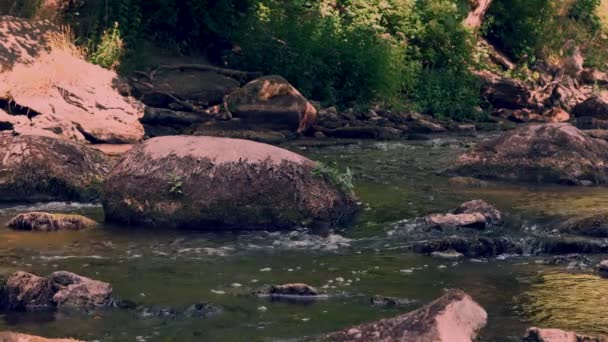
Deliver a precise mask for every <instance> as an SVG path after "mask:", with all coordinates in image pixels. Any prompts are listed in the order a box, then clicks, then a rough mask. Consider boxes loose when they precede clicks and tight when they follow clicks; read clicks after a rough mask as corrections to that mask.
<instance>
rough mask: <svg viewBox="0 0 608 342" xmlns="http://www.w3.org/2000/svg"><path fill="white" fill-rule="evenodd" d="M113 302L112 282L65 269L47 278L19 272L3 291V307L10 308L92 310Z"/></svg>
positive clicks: (8, 281) (0, 298)
mask: <svg viewBox="0 0 608 342" xmlns="http://www.w3.org/2000/svg"><path fill="white" fill-rule="evenodd" d="M112 303H113V299H112V286H111V285H110V284H108V283H104V282H102V281H98V280H93V279H90V278H87V277H82V276H79V275H77V274H75V273H71V272H66V271H58V272H54V273H52V274H51V275H50V276H48V277H41V276H37V275H35V274H32V273H27V272H23V271H18V272H15V273H13V274H12V275H11V276H9V277H8V279H7V280H6V282H5V284H4V285H3V287H2V290H1V291H0V307H1V308H2V309H4V310H10V311H36V310H50V309H57V308H58V309H72V310H74V309H75V310H89V309H95V308H102V307H108V306H110V305H111V304H112Z"/></svg>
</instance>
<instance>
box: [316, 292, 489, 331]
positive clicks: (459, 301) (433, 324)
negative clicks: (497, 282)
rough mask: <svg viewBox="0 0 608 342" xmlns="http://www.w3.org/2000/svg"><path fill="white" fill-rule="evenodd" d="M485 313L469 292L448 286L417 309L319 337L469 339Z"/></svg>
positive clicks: (482, 325) (481, 326)
mask: <svg viewBox="0 0 608 342" xmlns="http://www.w3.org/2000/svg"><path fill="white" fill-rule="evenodd" d="M487 317H488V315H487V313H486V311H485V310H484V309H483V308H482V307H481V306H480V305H479V304H477V303H476V302H475V301H474V300H473V299H472V298H471V297H470V296H469V295H467V294H466V293H464V292H462V291H459V290H450V291H448V292H447V293H446V294H445V295H444V296H442V297H440V298H439V299H437V300H435V301H433V302H431V303H429V304H427V305H425V306H423V307H422V308H420V309H418V310H415V311H412V312H410V313H406V314H404V315H401V316H397V317H394V318H387V319H382V320H380V321H377V322H372V323H367V324H362V325H359V326H355V327H352V328H348V329H344V330H342V331H339V332H335V333H331V334H328V335H326V336H325V337H324V338H322V339H321V340H323V341H370V342H371V341H383V342H398V341H405V342H414V341H436V342H470V341H473V340H474V339H475V337H476V336H477V333H478V332H479V330H481V328H483V327H484V326H485V325H486V322H487Z"/></svg>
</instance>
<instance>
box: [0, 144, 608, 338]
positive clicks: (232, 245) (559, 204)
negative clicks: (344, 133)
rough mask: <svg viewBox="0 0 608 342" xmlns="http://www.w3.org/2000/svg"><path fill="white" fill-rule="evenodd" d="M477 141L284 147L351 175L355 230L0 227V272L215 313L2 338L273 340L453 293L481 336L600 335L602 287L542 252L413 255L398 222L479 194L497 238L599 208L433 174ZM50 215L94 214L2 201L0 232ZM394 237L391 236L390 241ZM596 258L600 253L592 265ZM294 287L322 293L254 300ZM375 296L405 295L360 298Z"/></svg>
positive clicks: (599, 191)
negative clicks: (59, 274) (61, 273)
mask: <svg viewBox="0 0 608 342" xmlns="http://www.w3.org/2000/svg"><path fill="white" fill-rule="evenodd" d="M477 141H478V138H474V137H442V138H437V139H433V140H429V141H420V142H411V141H407V142H352V144H339V145H330V144H328V146H319V145H316V144H307V143H302V142H300V143H294V144H292V145H288V146H287V148H289V149H292V150H294V151H296V152H299V153H302V154H304V155H306V156H309V157H311V158H313V159H315V160H320V161H324V162H334V161H335V162H337V163H338V164H339V165H340V166H341V167H345V166H349V167H351V168H352V169H353V171H354V173H355V185H356V192H357V194H358V196H359V197H360V199H361V201H362V206H363V207H364V210H363V212H362V214H361V215H360V217H359V219H358V220H357V222H356V223H355V225H354V226H353V227H349V228H347V229H344V230H343V231H341V232H337V233H334V234H329V235H322V236H319V235H312V234H307V233H304V232H295V233H264V232H257V233H242V232H241V233H237V232H229V233H221V234H220V233H202V232H185V231H160V230H152V231H151V230H146V229H133V228H126V227H116V226H102V227H99V228H96V229H91V230H88V231H81V232H59V233H44V234H41V233H27V232H13V231H11V230H8V229H5V228H0V275H9V274H10V273H12V272H14V271H16V270H25V271H31V272H34V273H38V274H43V275H46V274H48V273H51V272H53V271H55V270H67V271H72V272H75V273H78V274H81V275H84V276H88V277H91V278H94V279H99V280H103V281H106V282H110V283H111V284H112V285H113V288H114V293H115V296H116V297H118V298H121V299H128V300H130V301H133V302H136V303H138V304H141V305H145V306H149V307H152V308H164V307H171V308H174V309H177V310H179V309H181V308H185V307H187V306H188V305H190V304H193V303H201V302H209V303H212V304H215V305H218V306H219V307H221V308H222V313H221V314H219V315H217V316H216V317H213V318H184V317H171V316H169V317H144V316H143V315H142V314H141V313H139V312H138V311H135V310H126V309H108V310H104V311H100V312H91V313H87V314H77V313H64V312H61V313H56V314H44V313H28V314H10V315H4V316H2V319H1V320H0V325H1V326H0V330H12V331H18V332H24V333H31V334H35V335H41V336H46V337H74V338H80V339H85V340H97V341H277V340H278V341H280V340H297V339H300V338H303V337H314V336H315V335H318V334H322V333H325V332H330V331H334V330H339V329H342V328H346V327H348V326H350V325H354V324H358V323H362V322H366V321H370V320H375V319H378V318H381V317H390V316H394V315H397V314H399V313H403V312H407V311H411V310H413V309H415V308H417V307H419V306H421V305H423V304H425V303H427V302H428V301H430V300H432V299H435V298H437V297H438V296H440V295H441V294H442V293H443V290H444V289H445V288H460V289H463V290H465V291H466V292H467V293H469V294H470V295H471V296H472V297H473V298H474V299H475V300H477V301H478V302H479V303H480V304H481V305H482V306H483V307H484V308H485V309H486V310H487V311H488V314H489V322H488V325H487V327H486V328H485V329H484V330H483V333H482V336H481V337H480V340H481V341H520V340H521V336H522V335H523V333H524V331H525V329H526V328H527V327H529V326H533V325H536V326H544V327H554V328H564V329H576V330H578V331H580V332H584V333H608V296H607V295H606V294H607V293H608V280H601V279H600V278H598V277H596V276H594V275H591V274H589V273H585V272H579V271H576V270H569V269H567V267H566V266H565V265H559V266H549V265H545V264H543V263H541V261H542V260H543V256H505V255H500V256H498V257H493V258H490V259H487V260H486V259H479V260H475V259H473V260H471V259H464V260H462V261H457V262H454V261H452V260H441V259H435V258H431V257H428V256H422V255H417V254H414V253H412V252H411V251H410V250H409V249H408V248H407V246H406V245H407V244H406V242H405V240H404V237H403V236H401V235H399V234H392V233H394V229H395V222H398V221H401V220H404V219H411V218H414V217H417V216H422V215H425V214H428V213H432V212H445V211H448V210H451V209H453V208H455V207H456V206H457V205H458V204H460V203H462V202H463V201H466V200H471V199H477V198H481V199H484V200H486V201H488V202H490V203H493V204H495V205H496V206H497V207H498V208H499V209H500V210H502V211H503V215H504V216H505V225H506V228H504V234H512V235H513V236H517V235H518V234H521V232H522V231H523V230H530V229H534V227H536V226H547V225H551V224H552V223H553V222H556V221H559V220H561V219H564V218H569V217H572V216H575V215H582V214H585V213H590V212H593V211H600V210H605V208H607V207H608V190H607V189H606V188H573V187H537V186H516V185H504V184H491V185H490V186H489V187H486V188H476V189H455V188H452V187H450V186H449V184H448V181H447V177H445V176H443V175H441V174H440V171H441V170H442V169H444V168H445V167H446V166H447V165H448V163H449V162H450V161H451V160H452V159H453V158H455V157H456V156H457V155H458V154H459V153H460V152H462V151H464V150H465V149H466V148H468V147H470V146H472V145H473V144H475V143H476V142H477ZM32 210H42V211H60V212H74V213H81V214H84V215H87V216H89V217H91V218H94V219H96V220H102V218H103V211H102V209H101V208H100V207H99V206H94V205H76V204H62V203H53V204H45V205H34V206H32V205H17V204H15V205H8V204H7V205H4V207H2V208H1V209H0V226H4V223H5V222H6V221H7V220H8V219H10V218H11V217H12V216H14V215H15V213H17V212H22V211H32ZM391 232H392V233H391ZM591 258H592V259H593V260H598V259H600V258H601V256H599V255H595V256H592V257H591ZM289 282H304V283H307V284H310V285H313V286H316V287H318V288H321V289H322V290H324V291H326V292H327V293H328V294H329V298H327V299H325V300H320V301H316V302H312V303H310V302H309V303H304V302H299V303H293V302H292V303H290V302H284V301H270V300H267V299H263V298H256V297H255V296H252V295H251V292H252V291H254V290H255V289H257V288H259V287H260V286H261V285H263V284H283V283H289ZM373 295H381V296H390V297H397V298H402V299H407V300H409V301H410V302H409V304H406V305H403V306H400V307H396V308H395V307H379V306H373V305H371V304H370V297H372V296H373Z"/></svg>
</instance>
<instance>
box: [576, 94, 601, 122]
mask: <svg viewBox="0 0 608 342" xmlns="http://www.w3.org/2000/svg"><path fill="white" fill-rule="evenodd" d="M572 115H574V116H575V117H577V118H578V117H592V118H595V119H599V120H608V102H607V101H606V100H605V99H603V98H601V97H599V96H591V97H589V98H588V99H586V100H585V101H583V102H581V103H579V104H577V105H576V106H574V108H572Z"/></svg>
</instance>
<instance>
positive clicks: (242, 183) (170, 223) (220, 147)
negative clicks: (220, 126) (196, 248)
mask: <svg viewBox="0 0 608 342" xmlns="http://www.w3.org/2000/svg"><path fill="white" fill-rule="evenodd" d="M0 150H1V151H2V152H0V169H1V170H2V171H3V172H1V173H0V195H2V199H3V200H11V201H39V200H47V201H48V200H79V201H95V200H99V199H101V201H102V203H103V205H104V209H105V214H106V219H107V220H108V221H113V222H120V223H124V224H135V225H149V226H164V227H181V228H183V227H187V228H204V229H215V228H218V229H219V228H226V227H229V228H244V229H257V228H261V229H291V228H295V227H297V226H324V227H329V226H333V225H336V224H339V223H342V222H346V221H348V220H350V219H351V218H352V217H353V216H354V214H355V213H356V211H357V208H358V205H357V204H356V201H355V197H354V196H353V194H352V193H350V192H348V191H345V190H344V189H343V187H341V186H340V184H334V183H333V182H332V180H331V178H329V177H326V176H324V175H322V174H318V173H316V172H314V170H315V168H316V164H315V163H314V162H313V161H311V160H309V159H307V158H305V157H303V156H300V155H298V154H295V153H293V152H289V151H287V150H284V149H281V148H278V147H274V146H270V145H266V144H261V143H256V142H253V141H246V140H238V139H228V138H214V137H194V136H168V137H159V138H154V139H149V140H147V141H146V142H144V143H141V144H139V145H137V146H135V147H134V148H133V149H131V150H130V151H129V152H128V153H126V154H125V155H124V156H123V157H122V158H121V159H119V160H117V161H116V160H114V159H112V158H108V157H107V156H105V155H104V154H103V153H101V152H99V151H98V150H96V149H92V148H89V147H87V146H85V145H81V144H79V143H76V142H70V141H66V140H61V139H55V138H50V137H42V136H16V137H15V136H0ZM151 184H153V185H154V186H150V185H151ZM102 190H103V191H102ZM10 225H11V226H14V227H15V228H17V229H30V230H56V229H62V228H67V229H73V228H78V227H83V226H90V225H92V223H91V222H88V221H84V220H83V219H82V218H74V217H65V216H64V217H59V216H49V215H43V214H37V213H32V214H29V215H24V216H20V217H18V218H16V219H15V220H13V221H11V224H10Z"/></svg>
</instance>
